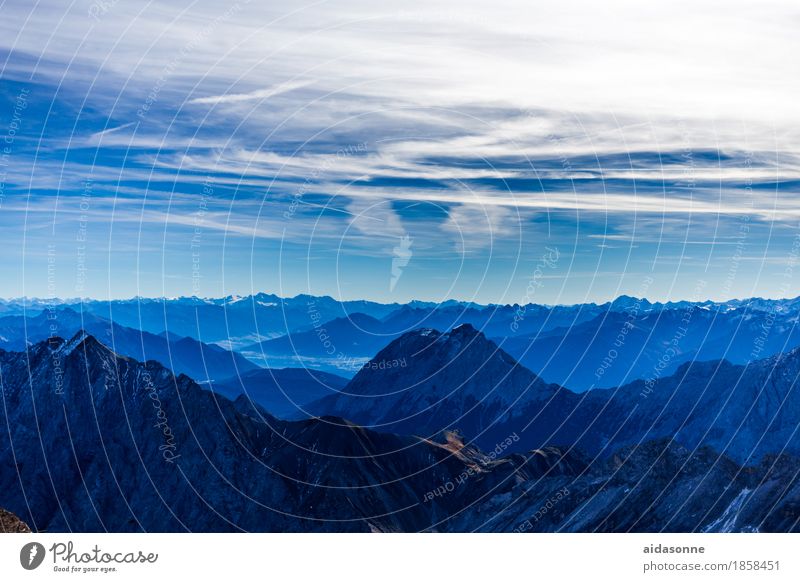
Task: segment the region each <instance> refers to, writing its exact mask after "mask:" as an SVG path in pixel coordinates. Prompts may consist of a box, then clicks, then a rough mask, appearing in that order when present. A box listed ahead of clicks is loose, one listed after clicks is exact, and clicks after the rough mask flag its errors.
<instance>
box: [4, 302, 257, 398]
mask: <svg viewBox="0 0 800 582" xmlns="http://www.w3.org/2000/svg"><path fill="white" fill-rule="evenodd" d="M79 330H86V331H87V332H89V333H90V334H92V335H93V336H94V337H95V338H97V339H98V340H100V341H101V342H102V343H104V344H105V345H107V346H109V347H111V348H112V349H114V350H115V351H116V352H117V353H119V354H122V355H125V356H128V357H131V358H134V359H136V360H139V361H146V360H156V361H158V362H159V363H160V364H162V365H164V366H167V367H169V368H170V369H172V370H174V371H175V372H177V373H179V374H187V375H188V376H190V377H192V378H194V379H195V380H197V381H199V382H205V381H208V380H214V379H222V378H229V377H231V376H233V375H235V374H237V373H244V372H247V371H249V370H255V369H257V368H258V366H257V365H256V364H254V363H252V362H250V361H249V360H247V359H246V358H245V357H243V356H241V355H240V354H237V353H235V352H230V351H228V350H225V349H223V348H221V347H219V346H216V345H212V344H205V343H202V342H199V341H197V340H195V339H192V338H190V337H183V338H178V337H176V336H175V335H174V334H170V335H169V336H168V337H167V336H160V335H155V334H152V333H149V332H146V331H138V330H136V329H131V328H129V327H125V326H122V325H119V324H117V323H112V322H110V321H108V320H106V319H103V318H101V317H98V316H96V315H92V314H91V313H78V312H76V311H74V310H72V309H70V308H63V309H58V310H54V311H45V312H43V313H41V314H39V315H37V316H35V317H28V318H24V317H21V316H9V317H3V318H0V337H2V338H3V339H2V340H0V347H3V348H5V349H10V350H23V349H25V347H26V346H27V345H28V344H31V343H36V342H40V341H43V340H46V339H48V338H50V337H51V336H53V335H54V334H61V335H64V336H71V335H73V334H75V333H77V332H78V331H79Z"/></svg>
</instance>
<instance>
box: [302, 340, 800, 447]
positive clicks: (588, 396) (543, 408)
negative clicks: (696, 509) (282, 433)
mask: <svg viewBox="0 0 800 582" xmlns="http://www.w3.org/2000/svg"><path fill="white" fill-rule="evenodd" d="M394 363H397V364H394ZM798 377H800V349H795V350H793V351H791V352H789V353H787V354H782V355H779V356H773V357H772V358H767V359H763V360H758V361H756V362H754V363H751V364H748V365H745V366H741V365H734V364H731V363H730V362H728V361H726V360H720V361H715V362H693V363H686V364H683V365H682V366H680V367H679V368H678V370H677V371H676V372H675V373H674V374H672V375H666V374H665V375H664V376H663V377H658V378H652V379H648V380H636V381H634V382H631V383H629V384H626V385H624V386H622V387H619V388H613V389H602V390H599V389H598V390H591V391H588V392H585V393H582V394H577V393H575V392H572V391H571V390H568V389H566V388H563V387H560V386H558V385H555V384H548V383H546V382H545V381H544V380H542V379H541V378H539V377H538V376H536V375H535V374H534V373H533V372H531V371H529V370H528V369H527V368H525V367H524V366H522V365H521V364H519V363H518V362H517V361H516V360H514V359H513V358H512V357H511V356H510V355H509V354H507V353H506V352H504V351H503V350H502V349H500V348H499V347H498V346H497V344H495V343H494V342H492V341H490V340H488V339H487V338H486V337H485V336H484V335H483V334H481V333H480V332H478V331H477V330H475V329H474V328H473V327H471V326H469V325H467V324H465V325H462V326H460V327H457V328H455V329H453V330H452V331H450V332H448V333H440V332H437V331H435V330H420V331H415V332H411V333H408V334H405V335H403V336H402V337H400V338H399V339H397V340H395V341H394V342H392V343H391V344H390V345H389V346H387V347H386V348H385V349H384V350H382V351H381V352H380V353H378V355H377V356H376V357H375V358H374V359H373V360H372V361H371V362H370V363H369V364H368V365H366V366H365V367H364V368H363V369H362V370H361V371H360V372H359V373H358V374H357V375H356V376H355V377H354V378H353V380H352V381H351V382H350V383H349V384H348V385H347V386H346V387H345V388H344V389H343V390H342V393H341V394H337V395H331V396H327V397H325V398H322V399H320V400H319V401H317V402H314V403H312V404H310V405H309V406H308V409H309V410H310V411H312V412H314V413H316V414H318V415H333V416H341V417H344V418H347V419H348V420H350V421H352V422H356V423H358V424H361V425H364V426H368V427H371V428H375V429H377V430H387V431H391V432H396V433H401V434H415V435H421V436H427V435H432V434H436V433H438V432H440V431H442V430H445V429H458V430H460V431H461V432H462V433H463V434H464V435H465V437H466V438H467V439H468V440H469V441H470V442H472V443H474V444H476V445H477V446H479V447H482V448H486V449H491V448H493V447H494V445H495V443H497V442H502V441H503V440H504V439H505V438H506V437H507V436H508V435H509V434H518V435H519V442H517V443H515V444H514V445H513V446H511V447H510V448H509V451H510V452H519V451H525V450H531V449H535V448H540V447H542V446H546V445H562V446H567V447H575V448H577V449H578V450H581V451H583V452H584V453H586V454H588V455H590V456H592V457H594V456H601V457H605V456H607V455H609V454H611V453H613V452H614V451H615V450H617V449H619V448H622V447H625V446H632V445H635V444H637V443H640V442H643V441H646V440H653V439H660V438H665V437H673V438H674V439H675V440H676V442H678V443H680V444H682V445H683V446H686V447H690V448H696V447H698V446H701V445H704V446H710V447H712V448H713V449H714V450H717V451H719V452H723V453H725V454H727V455H728V456H729V457H731V458H732V459H733V460H736V461H737V462H740V463H746V462H752V461H754V460H758V459H760V458H761V457H762V456H763V455H765V454H777V453H781V452H789V453H792V454H800V431H797V430H796V427H797V418H800V390H797V389H796V388H795V382H796V379H797V378H798Z"/></svg>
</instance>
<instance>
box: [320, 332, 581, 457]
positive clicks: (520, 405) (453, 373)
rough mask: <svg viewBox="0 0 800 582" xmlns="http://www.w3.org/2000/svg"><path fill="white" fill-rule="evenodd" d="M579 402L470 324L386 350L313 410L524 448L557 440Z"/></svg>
mask: <svg viewBox="0 0 800 582" xmlns="http://www.w3.org/2000/svg"><path fill="white" fill-rule="evenodd" d="M578 402H579V397H578V396H577V395H575V394H574V393H572V392H570V391H568V390H565V389H562V388H560V387H558V386H555V385H550V384H547V383H545V382H544V381H542V380H541V379H540V378H538V377H537V376H536V375H535V374H533V373H532V372H531V371H530V370H528V369H527V368H525V367H523V366H520V365H519V364H518V363H517V362H516V361H515V360H514V359H513V358H511V357H510V356H509V355H508V354H506V353H505V352H504V351H503V350H501V349H499V348H498V347H497V345H496V344H494V343H493V342H491V341H489V340H487V339H486V337H485V336H484V335H483V334H481V333H480V332H478V331H477V330H476V329H475V328H474V327H472V326H471V325H469V324H463V325H460V326H458V327H456V328H454V329H453V330H451V331H450V332H447V333H439V332H437V331H435V330H431V329H424V330H418V331H414V332H411V333H407V334H405V335H403V336H402V337H401V338H399V339H397V340H395V341H394V342H392V343H391V344H390V345H389V346H388V347H386V348H385V349H384V350H382V351H381V352H379V353H378V354H377V355H376V356H375V358H373V359H372V360H371V362H370V365H368V366H365V367H364V368H363V369H362V370H361V371H360V372H359V373H358V374H357V375H356V376H355V377H354V378H353V380H352V381H351V382H350V383H349V384H348V385H347V386H346V387H345V389H344V390H343V391H342V393H341V394H338V395H332V396H328V397H326V398H324V399H322V400H320V401H318V402H316V403H314V404H312V405H311V406H310V410H311V411H312V412H316V413H318V414H329V415H334V416H341V417H344V418H347V419H349V420H352V421H353V422H356V423H358V424H363V425H365V426H370V427H374V428H376V429H377V430H387V431H392V432H398V433H403V434H417V435H421V436H428V435H433V434H436V433H438V432H440V431H442V430H446V429H449V428H457V429H459V430H460V431H462V432H463V433H464V434H465V435H466V437H467V438H468V439H469V440H470V441H473V442H474V443H475V444H476V445H478V446H479V447H486V448H489V449H491V448H493V447H494V446H495V444H496V443H497V442H501V441H504V440H505V439H506V438H507V437H508V436H509V435H511V434H512V433H514V432H516V431H521V430H522V429H523V427H524V426H525V425H527V424H528V422H529V420H530V419H531V418H534V417H535V418H538V419H539V422H538V423H537V424H536V425H535V426H533V427H532V428H529V429H528V430H526V432H525V438H524V442H522V443H520V444H519V445H518V446H515V447H513V448H512V450H521V449H520V447H522V448H525V447H527V448H528V449H531V448H536V447H539V446H543V445H546V444H548V443H551V442H558V441H557V440H554V439H557V432H558V429H559V425H560V423H561V421H562V419H563V418H564V417H565V416H566V415H567V413H568V412H569V411H570V410H571V409H572V408H574V407H575V406H576V405H577V404H578Z"/></svg>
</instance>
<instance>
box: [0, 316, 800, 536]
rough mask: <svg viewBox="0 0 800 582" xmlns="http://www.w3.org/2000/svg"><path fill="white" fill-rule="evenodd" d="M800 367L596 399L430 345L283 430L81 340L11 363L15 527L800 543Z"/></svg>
mask: <svg viewBox="0 0 800 582" xmlns="http://www.w3.org/2000/svg"><path fill="white" fill-rule="evenodd" d="M799 362H800V354H798V352H797V351H794V352H788V353H786V354H783V355H780V356H775V357H771V358H766V359H762V360H759V361H758V362H756V363H755V364H748V365H743V366H742V365H735V364H732V363H729V362H726V361H717V362H695V363H688V364H685V365H683V366H681V367H679V369H678V370H677V372H676V373H675V374H673V375H671V376H665V377H662V378H658V379H655V380H653V381H652V382H648V381H645V380H638V381H635V382H632V383H630V384H627V385H626V386H623V387H621V388H619V389H606V390H590V391H588V392H584V393H580V394H578V393H575V392H572V391H570V390H568V389H565V388H563V387H561V386H558V385H555V384H551V383H548V382H545V381H544V380H542V379H541V378H539V377H538V376H537V375H536V374H534V373H533V372H531V371H530V370H527V369H526V368H525V367H523V366H522V365H520V364H519V363H518V362H517V361H516V360H515V359H514V358H513V357H512V356H510V355H509V354H508V353H506V352H505V351H503V350H502V349H501V348H500V347H499V346H498V345H497V344H496V343H495V342H493V341H491V340H489V339H487V338H486V337H485V335H484V334H482V333H481V332H479V331H478V330H476V329H475V328H473V327H472V326H469V325H461V326H458V327H455V328H454V329H452V330H449V331H436V330H430V329H423V330H416V331H413V332H409V333H406V334H403V335H401V336H400V337H399V338H397V339H396V340H394V341H393V342H392V343H390V344H389V345H388V346H387V347H386V348H384V349H383V350H381V351H380V352H379V353H378V354H377V355H376V356H375V357H374V358H373V359H372V360H370V362H369V365H367V366H364V367H362V368H361V369H360V371H359V372H358V373H357V374H356V375H355V377H354V378H353V380H351V381H350V382H349V383H348V384H347V385H346V386H344V388H342V389H341V394H338V395H329V396H325V397H323V398H321V399H320V400H317V401H315V402H314V403H312V404H311V405H310V406H311V407H313V408H315V410H317V413H316V415H315V416H312V417H309V418H304V419H298V420H279V419H277V418H275V417H274V416H273V415H272V414H270V413H269V412H267V409H266V408H265V407H264V406H263V405H261V404H259V403H258V402H257V401H254V400H253V399H252V398H249V397H248V396H247V395H246V394H243V395H239V396H237V397H236V398H235V399H234V400H232V399H230V398H228V397H226V396H224V395H221V394H218V393H216V392H214V391H213V390H208V389H205V388H202V387H201V386H199V385H198V384H197V383H196V382H194V381H193V380H192V379H191V378H189V377H188V376H186V375H182V374H179V375H175V374H173V373H172V372H171V371H170V370H169V369H167V368H165V367H164V366H162V365H160V364H159V363H158V362H155V361H152V360H151V361H148V362H138V361H136V360H134V359H132V358H129V357H125V356H121V355H118V354H116V353H114V352H113V351H112V350H111V349H109V348H108V347H107V346H106V345H104V343H102V342H100V341H98V340H96V339H95V338H94V337H92V336H91V335H89V334H88V333H87V332H86V331H83V330H81V331H79V332H78V333H77V334H76V335H75V336H73V337H72V338H71V339H69V340H63V339H61V338H50V339H48V340H47V341H43V342H40V343H37V344H34V345H31V346H29V347H28V349H27V350H25V351H22V352H19V351H5V350H0V372H2V376H0V378H2V395H3V414H2V415H0V469H1V470H0V507H3V508H5V509H7V510H10V511H11V512H13V513H14V514H16V515H17V516H19V517H20V518H21V519H22V520H23V521H24V522H26V523H27V524H28V525H29V526H30V527H31V528H32V529H33V530H34V531H45V530H46V531H187V530H188V531H241V530H246V531H796V530H798V521H800V487H798V482H797V477H798V472H800V462H799V461H798V458H797V452H798V445H797V442H796V438H795V431H796V425H797V423H796V419H797V418H798V416H797V413H798V408H797V401H798V399H797V395H796V390H794V382H795V381H796V379H797V377H798V374H799V373H800V365H799V364H798V363H799ZM312 379H313V377H312ZM346 400H349V406H350V407H349V408H348V407H347V406H345V404H346ZM367 400H369V402H370V404H369V405H363V404H359V403H360V402H364V401H367ZM323 409H327V411H326V410H323ZM334 412H336V413H342V414H341V415H340V416H330V414H331V413H334ZM361 424H367V425H368V426H361ZM792 424H794V427H793V426H792ZM370 426H371V427H372V428H370Z"/></svg>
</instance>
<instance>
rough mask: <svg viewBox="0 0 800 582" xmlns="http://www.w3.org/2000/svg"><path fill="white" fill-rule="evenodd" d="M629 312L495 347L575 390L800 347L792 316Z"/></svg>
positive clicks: (502, 340)
mask: <svg viewBox="0 0 800 582" xmlns="http://www.w3.org/2000/svg"><path fill="white" fill-rule="evenodd" d="M625 305H628V303H625ZM627 309H628V310H627V311H619V312H612V311H609V312H606V313H604V314H602V315H599V316H597V317H595V318H594V319H592V320H590V321H585V322H583V323H580V324H577V325H574V326H571V327H565V328H556V329H551V330H549V331H545V332H542V333H539V334H536V335H532V336H516V337H499V338H495V341H497V342H498V343H499V344H500V345H501V346H502V348H503V349H504V350H506V351H508V353H510V354H511V355H513V356H514V357H515V358H517V359H518V360H519V361H520V363H522V364H523V365H525V366H526V367H529V368H530V369H531V370H534V371H535V372H536V373H537V374H539V375H541V376H542V377H543V378H546V379H547V380H549V381H551V382H555V383H557V384H560V385H562V386H567V387H569V388H571V389H573V390H576V391H579V392H580V391H584V390H587V389H590V388H610V387H614V386H619V385H620V384H624V383H626V382H630V381H632V380H635V379H639V378H641V379H651V378H654V377H658V376H665V375H669V374H671V373H673V372H674V371H675V370H676V369H677V368H678V366H680V365H681V364H683V363H685V362H689V361H694V360H721V359H727V360H729V361H731V362H733V363H737V364H745V363H747V362H750V361H754V360H757V359H761V358H765V357H767V356H771V355H774V354H777V353H781V352H784V351H787V350H788V349H791V348H794V347H797V346H799V345H800V326H798V325H797V323H798V315H797V313H796V312H789V311H787V312H782V311H781V312H774V311H763V310H759V309H751V308H749V307H747V308H738V309H729V310H727V311H718V310H711V309H710V308H707V307H704V306H697V305H695V306H690V307H688V308H681V309H676V308H669V309H662V310H657V311H653V310H651V311H645V310H644V309H643V308H641V307H640V308H637V309H633V308H627Z"/></svg>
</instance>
